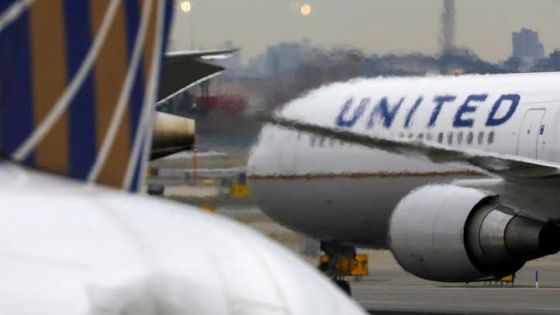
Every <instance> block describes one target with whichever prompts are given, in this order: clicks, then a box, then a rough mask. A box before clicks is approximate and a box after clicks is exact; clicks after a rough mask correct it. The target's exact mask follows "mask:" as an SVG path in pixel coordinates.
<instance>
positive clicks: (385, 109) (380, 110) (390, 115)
mask: <svg viewBox="0 0 560 315" xmlns="http://www.w3.org/2000/svg"><path fill="white" fill-rule="evenodd" d="M403 101H404V97H403V98H401V99H400V101H399V102H398V103H397V104H395V105H394V106H393V107H392V108H389V101H388V100H387V97H383V98H382V99H381V100H380V101H379V104H377V106H375V108H374V109H373V110H372V111H371V115H370V117H369V122H368V125H367V126H368V128H372V127H373V125H374V120H375V116H376V114H381V116H382V117H383V126H385V128H390V127H391V125H392V124H393V120H394V119H395V116H396V115H397V112H398V111H399V108H400V107H401V105H402V103H403Z"/></svg>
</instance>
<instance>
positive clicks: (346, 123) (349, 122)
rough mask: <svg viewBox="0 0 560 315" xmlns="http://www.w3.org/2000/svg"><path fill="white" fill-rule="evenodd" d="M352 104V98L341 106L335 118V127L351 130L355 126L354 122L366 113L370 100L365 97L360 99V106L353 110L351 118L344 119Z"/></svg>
mask: <svg viewBox="0 0 560 315" xmlns="http://www.w3.org/2000/svg"><path fill="white" fill-rule="evenodd" d="M353 103H354V98H350V99H348V100H347V101H346V103H344V105H342V108H341V110H340V113H339V114H338V116H337V117H336V125H337V126H339V127H346V128H352V127H353V126H354V125H355V124H356V121H358V119H359V118H360V117H362V115H363V114H364V112H365V111H366V107H367V106H368V105H369V103H370V98H369V97H367V98H364V99H362V100H361V101H360V105H358V107H357V108H356V109H354V113H353V114H352V117H351V118H350V119H346V118H345V117H346V115H347V113H348V112H349V111H350V109H351V108H352V104H353Z"/></svg>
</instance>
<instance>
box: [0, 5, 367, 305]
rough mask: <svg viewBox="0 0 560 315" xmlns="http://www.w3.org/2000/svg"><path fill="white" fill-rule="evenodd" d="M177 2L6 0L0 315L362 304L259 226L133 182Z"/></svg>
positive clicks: (1, 31) (2, 14)
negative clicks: (148, 191) (147, 192)
mask: <svg viewBox="0 0 560 315" xmlns="http://www.w3.org/2000/svg"><path fill="white" fill-rule="evenodd" d="M172 8H173V1H163V0H143V1H138V0H130V1H120V0H36V1H33V0H3V1H0V153H1V155H2V158H3V159H4V160H3V161H2V162H1V163H0V187H1V190H0V278H1V281H0V291H1V294H0V313H1V314H53V315H54V314H92V315H93V314H104V315H108V314H115V315H116V314H169V315H171V314H197V315H198V314H311V313H314V312H317V313H321V314H363V312H362V311H361V310H360V309H359V307H358V306H357V305H356V304H355V303H354V302H352V301H351V300H350V299H348V298H347V297H346V296H345V295H344V294H343V293H342V292H341V291H339V290H338V289H336V288H335V287H334V286H332V284H331V283H330V282H329V281H328V279H325V278H323V277H322V276H321V275H320V274H318V273H317V272H316V271H315V270H313V268H311V267H309V266H307V265H306V264H304V263H302V262H301V261H299V260H298V259H297V258H295V257H293V255H292V254H290V253H288V252H287V251H286V250H285V249H283V248H281V247H280V246H278V245H276V244H274V243H272V242H271V241H269V240H267V239H265V238H264V237H262V236H260V235H258V234H257V233H255V232H252V231H250V230H248V229H246V228H244V227H242V226H240V225H238V224H236V223H233V222H230V221H228V220H226V219H223V218H220V217H218V216H210V215H207V214H203V213H200V212H199V211H197V210H195V209H194V208H192V207H188V206H183V205H179V204H176V203H173V202H170V201H164V200H158V199H154V198H150V197H147V196H139V195H137V194H133V193H130V192H128V191H131V192H135V191H138V190H139V189H140V188H141V187H142V185H141V182H142V180H143V174H144V171H145V169H146V163H147V158H148V155H149V151H150V143H151V135H152V128H153V120H154V115H155V100H156V92H157V87H158V81H159V71H160V63H161V59H162V51H163V49H164V47H165V44H164V43H165V42H166V38H167V34H168V30H169V25H170V16H171V10H172ZM183 69H185V68H183ZM187 69H188V68H187ZM190 75H192V74H190ZM117 189H120V190H121V191H118V190H117Z"/></svg>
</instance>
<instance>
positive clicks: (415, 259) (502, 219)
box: [389, 185, 560, 282]
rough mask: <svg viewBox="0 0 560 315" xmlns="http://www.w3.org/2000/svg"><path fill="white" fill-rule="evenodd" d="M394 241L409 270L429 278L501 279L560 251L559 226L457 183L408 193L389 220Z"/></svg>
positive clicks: (393, 246)
mask: <svg viewBox="0 0 560 315" xmlns="http://www.w3.org/2000/svg"><path fill="white" fill-rule="evenodd" d="M389 246H390V248H391V250H392V252H393V254H394V256H395V258H396V259H397V261H398V262H399V264H400V265H401V266H402V267H403V268H404V269H405V270H407V271H408V272H410V273H412V274H414V275H416V276H418V277H420V278H424V279H427V280H434V281H443V282H469V281H484V280H490V279H497V278H500V277H502V276H505V275H509V274H513V273H515V272H516V271H518V270H519V269H520V268H521V267H522V266H523V265H524V264H525V262H527V261H529V260H532V259H536V258H539V257H542V256H546V255H550V254H553V253H556V252H558V250H560V228H559V227H558V226H557V225H556V224H554V223H550V222H545V221H541V220H539V219H536V218H530V217H528V216H525V215H523V214H521V213H520V211H518V210H516V209H514V208H512V207H510V206H507V205H504V204H502V203H501V202H500V198H499V197H498V196H496V195H492V194H491V193H488V192H485V191H482V190H478V189H473V188H465V187H458V186H453V185H433V186H424V187H421V188H419V189H416V190H414V191H412V192H411V193H409V194H408V195H407V196H406V197H405V198H403V199H402V200H401V201H400V202H399V204H398V205H397V207H396V208H395V210H394V212H393V214H392V216H391V219H390V222H389Z"/></svg>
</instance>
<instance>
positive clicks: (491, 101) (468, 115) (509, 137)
mask: <svg viewBox="0 0 560 315" xmlns="http://www.w3.org/2000/svg"><path fill="white" fill-rule="evenodd" d="M559 86H560V74H559V73H542V74H508V75H465V76H458V77H427V78H402V79H400V78H385V79H356V80H352V81H349V82H346V83H335V84H330V85H327V86H324V87H321V88H319V89H317V90H315V91H312V92H309V93H308V94H306V95H304V96H302V97H301V98H299V99H296V100H294V101H292V102H290V103H288V104H287V105H286V106H285V107H284V108H283V109H282V110H281V111H280V112H279V114H280V115H281V116H282V117H287V118H289V119H292V120H297V121H300V122H303V123H306V124H311V125H317V126H323V127H325V128H332V129H333V130H341V131H350V132H352V133H354V134H359V135H368V136H375V137H387V138H394V139H403V140H406V139H418V140H421V141H424V142H426V143H434V144H436V145H439V146H448V147H451V148H458V149H461V150H476V151H486V152H493V153H496V154H504V155H510V156H511V155H513V156H519V157H526V158H528V159H535V160H541V161H550V162H558V163H560V150H559V149H560V124H558V122H559V121H560V116H559V115H560V88H559ZM248 176H249V179H250V184H251V189H252V191H253V192H254V193H255V195H256V196H257V198H258V200H259V203H260V206H261V208H262V209H263V210H264V211H265V212H266V213H267V214H269V215H270V216H272V217H273V218H275V219H277V220H278V221H280V222H282V223H284V224H285V225H287V226H290V227H292V228H294V229H296V230H298V231H301V232H304V233H306V234H308V235H310V236H312V237H315V238H317V239H320V240H338V241H343V242H346V243H350V244H354V245H360V246H367V247H374V248H386V247H387V241H386V239H387V229H388V223H389V218H390V216H391V214H392V212H393V210H394V209H395V206H396V205H397V204H398V203H399V201H400V200H402V199H403V197H404V196H406V195H407V194H409V193H410V192H411V191H412V190H413V189H415V188H417V187H420V186H424V185H427V184H432V183H450V182H458V181H460V182H461V183H462V186H469V180H472V179H477V180H476V181H473V183H476V184H474V186H476V187H479V188H480V187H482V188H484V189H488V190H491V191H494V192H497V193H500V194H501V195H502V196H501V197H502V198H504V199H505V200H507V201H509V202H511V203H513V204H514V205H515V206H518V207H522V208H523V211H529V212H531V214H532V215H534V216H539V217H541V218H548V219H549V218H555V216H554V215H555V210H556V204H555V200H554V196H555V194H554V192H551V191H553V190H551V189H550V187H549V186H547V187H539V184H538V183H537V184H535V183H531V184H527V185H526V186H525V187H523V185H517V186H516V187H517V188H516V189H510V187H509V186H508V185H509V184H508V183H506V182H504V181H503V180H501V179H499V178H491V177H489V174H488V173H487V172H484V171H482V170H481V169H480V168H476V167H473V166H471V165H468V164H466V163H436V162H434V161H431V160H429V159H419V158H414V157H407V156H405V155H401V154H395V153H388V152H386V151H382V150H379V149H375V148H371V147H367V146H362V145H358V144H347V143H344V142H343V141H340V140H336V139H333V138H328V137H321V136H317V135H314V134H310V133H305V132H299V131H297V130H294V129H289V128H286V127H283V126H277V125H267V126H265V127H264V128H263V130H262V132H261V135H260V137H259V140H258V143H257V144H256V145H255V146H254V147H253V150H252V152H251V156H250V160H249V166H248ZM483 178H487V179H486V180H484V179H483ZM480 179H483V180H480ZM519 187H523V189H520V188H519ZM556 217H558V215H556Z"/></svg>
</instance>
